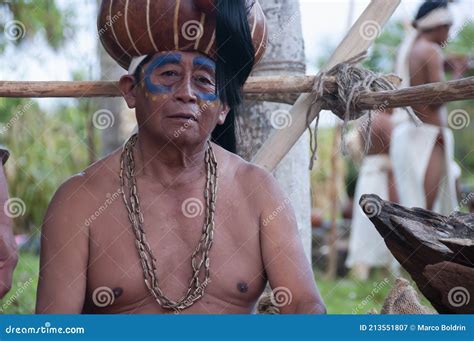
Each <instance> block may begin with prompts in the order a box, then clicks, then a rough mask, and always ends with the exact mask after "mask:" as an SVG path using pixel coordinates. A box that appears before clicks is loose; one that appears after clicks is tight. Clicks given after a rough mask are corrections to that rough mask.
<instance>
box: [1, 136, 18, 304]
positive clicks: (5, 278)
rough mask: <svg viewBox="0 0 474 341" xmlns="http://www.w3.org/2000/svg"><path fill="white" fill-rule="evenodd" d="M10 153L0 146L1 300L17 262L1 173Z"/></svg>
mask: <svg viewBox="0 0 474 341" xmlns="http://www.w3.org/2000/svg"><path fill="white" fill-rule="evenodd" d="M9 156H10V153H9V152H8V150H7V149H5V148H3V147H2V146H1V145H0V161H1V162H2V167H0V205H1V207H2V212H1V214H0V298H3V297H4V296H5V295H6V294H7V293H8V291H9V290H10V288H11V286H12V277H13V270H14V269H15V266H16V264H17V262H18V255H17V246H16V243H15V238H14V236H13V229H12V220H11V218H10V217H9V216H8V214H7V213H8V187H7V181H6V179H5V174H4V171H3V165H5V162H7V160H8V157H9Z"/></svg>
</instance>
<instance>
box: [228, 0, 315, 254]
mask: <svg viewBox="0 0 474 341" xmlns="http://www.w3.org/2000/svg"><path fill="white" fill-rule="evenodd" d="M260 4H261V5H262V8H263V11H264V12H265V15H266V17H267V22H268V31H269V35H268V39H269V41H268V46H267V51H266V53H265V56H264V58H263V59H262V61H261V62H260V64H258V65H257V66H256V68H255V70H254V72H253V76H275V75H287V76H302V75H304V74H305V63H304V59H305V56H304V45H303V35H302V32H301V17H300V8H299V1H295V0H260ZM290 108H291V107H290V106H289V105H286V104H277V103H270V102H254V101H247V102H246V105H245V110H243V111H244V112H242V114H241V115H240V117H239V119H238V125H239V128H240V129H238V131H237V143H238V145H237V149H238V153H239V155H241V156H242V157H243V158H245V159H246V160H250V159H251V157H252V156H253V155H254V154H255V153H256V152H257V150H258V149H259V148H260V147H261V146H262V144H263V142H264V141H265V140H266V139H267V137H268V136H269V134H270V132H271V131H272V129H275V128H281V127H283V126H284V125H286V124H291V122H288V121H287V118H288V110H289V109H290ZM309 155H310V153H309V140H308V135H307V134H304V135H303V136H302V137H301V138H300V140H299V141H298V142H297V144H296V145H295V146H294V147H293V149H292V150H291V151H290V153H288V155H287V156H286V157H285V158H284V159H283V160H282V162H281V163H280V165H279V166H278V167H277V169H276V170H275V173H274V174H275V176H276V178H277V180H278V182H279V183H280V185H281V186H282V188H283V190H284V191H285V192H286V194H287V195H288V196H289V198H290V200H291V202H292V205H293V207H294V209H295V213H296V218H297V222H298V229H299V231H300V236H301V238H302V241H303V245H304V250H305V254H306V255H307V257H308V259H309V260H310V262H311V220H310V215H311V202H310V178H309V171H308V165H309Z"/></svg>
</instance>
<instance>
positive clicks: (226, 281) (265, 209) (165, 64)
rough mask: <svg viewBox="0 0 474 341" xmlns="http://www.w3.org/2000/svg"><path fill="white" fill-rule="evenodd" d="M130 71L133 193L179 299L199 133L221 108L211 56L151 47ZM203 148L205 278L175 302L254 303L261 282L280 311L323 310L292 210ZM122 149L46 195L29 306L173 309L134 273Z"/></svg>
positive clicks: (230, 161) (159, 266) (193, 235)
mask: <svg viewBox="0 0 474 341" xmlns="http://www.w3.org/2000/svg"><path fill="white" fill-rule="evenodd" d="M134 75H136V76H134ZM134 75H133V74H129V75H125V76H123V77H122V78H121V79H120V89H121V91H122V93H123V95H124V98H125V100H126V102H127V104H128V106H129V107H130V108H135V112H136V117H137V121H138V127H139V130H138V138H137V142H136V145H135V147H134V148H133V155H134V162H135V179H136V183H137V194H138V196H139V200H138V203H139V206H140V209H141V211H142V213H143V221H144V223H143V228H144V230H145V233H146V237H147V240H148V243H149V245H150V248H151V251H152V254H153V255H154V257H155V258H156V271H155V273H156V276H157V278H158V285H159V287H160V289H161V290H162V292H163V293H164V295H166V296H167V297H168V298H170V299H173V300H177V299H179V298H181V297H182V296H183V294H184V293H186V291H187V289H188V284H189V280H190V278H191V277H192V268H191V266H190V263H191V255H192V253H193V251H194V249H195V248H196V246H197V245H198V242H199V239H200V238H201V235H202V229H203V224H204V220H205V214H204V212H205V211H206V209H207V207H206V204H205V203H206V200H205V198H204V189H205V186H206V181H207V170H206V162H205V154H206V153H207V150H208V148H207V141H208V140H209V137H210V135H211V132H212V131H213V130H214V128H215V127H216V125H218V124H223V123H224V121H225V118H226V115H227V113H228V111H229V106H228V105H226V104H223V103H222V101H220V99H219V98H218V97H217V96H216V95H215V93H216V89H215V87H216V85H215V84H216V64H215V61H214V60H213V59H211V58H209V57H208V56H206V55H204V54H202V53H200V52H198V51H195V52H183V51H179V50H177V51H169V52H159V53H154V54H152V55H150V58H147V59H145V60H143V61H142V63H141V65H139V67H138V68H137V71H136V72H135V73H134ZM137 78H138V79H137ZM164 90H166V91H164ZM183 126H185V127H186V128H185V129H183ZM177 132H179V133H178V134H177ZM211 146H212V150H213V151H214V154H215V158H216V160H217V166H218V169H217V176H218V189H217V199H216V206H215V230H214V239H213V244H212V248H211V249H210V251H209V259H210V281H209V284H208V286H207V287H206V289H205V293H204V295H203V297H202V298H201V299H198V300H197V301H196V302H195V303H194V304H192V305H191V306H190V307H188V308H187V309H184V310H181V312H182V313H186V314H207V313H213V314H248V313H252V312H254V309H255V305H256V302H257V299H258V298H259V296H260V295H261V294H262V292H263V290H264V288H265V286H266V284H267V281H268V282H269V284H270V286H271V287H272V288H273V292H274V294H275V300H276V303H277V304H276V305H277V306H278V307H279V308H280V311H281V313H325V307H324V304H323V302H322V300H321V297H320V295H319V293H318V290H317V287H316V284H315V280H314V275H313V272H312V269H311V266H310V263H309V261H308V259H307V258H306V256H305V254H304V252H303V247H302V243H301V241H300V237H299V235H298V229H297V224H296V220H295V215H294V212H293V209H292V208H291V205H289V203H288V199H287V198H286V197H285V195H284V194H283V193H282V191H281V190H280V189H279V186H278V184H277V183H276V181H275V179H274V178H273V176H272V175H271V174H270V173H268V172H266V171H265V170H263V169H261V168H259V167H257V166H255V165H252V164H250V163H248V162H246V161H244V160H243V159H241V158H240V157H238V156H236V155H235V154H232V153H229V152H228V151H226V150H224V149H223V148H221V147H219V146H218V145H216V144H214V143H212V144H211ZM121 154H122V150H117V151H115V152H113V153H112V154H110V155H109V156H107V157H106V158H104V159H102V160H100V161H98V162H96V163H94V164H93V165H91V166H90V167H89V168H87V169H86V170H85V171H83V172H82V173H80V174H77V175H75V176H73V177H72V178H70V179H69V180H68V181H66V182H65V183H64V184H63V185H62V186H61V187H60V188H59V189H58V191H57V192H56V194H55V195H54V197H53V199H52V201H51V204H50V206H49V208H48V211H47V213H46V216H45V219H44V225H43V230H42V249H41V264H40V281H39V286H38V298H37V306H36V311H37V313H152V314H154V313H158V314H161V313H172V312H173V310H171V309H168V308H163V307H162V306H161V305H160V304H159V303H158V302H157V300H155V298H154V297H153V295H151V294H150V291H149V288H147V285H146V284H145V282H144V272H143V269H142V263H141V261H140V259H139V256H138V252H137V249H136V247H135V239H136V238H135V235H134V232H133V229H132V225H131V222H130V220H129V215H128V212H127V209H126V207H125V205H124V202H123V201H122V194H121V193H120V194H119V189H120V187H121V183H120V164H121V160H120V158H121ZM195 209H197V211H196V210H195ZM201 280H202V278H201ZM281 294H283V295H285V296H286V299H285V301H284V302H283V303H282V302H281V301H279V300H277V297H278V296H279V295H281Z"/></svg>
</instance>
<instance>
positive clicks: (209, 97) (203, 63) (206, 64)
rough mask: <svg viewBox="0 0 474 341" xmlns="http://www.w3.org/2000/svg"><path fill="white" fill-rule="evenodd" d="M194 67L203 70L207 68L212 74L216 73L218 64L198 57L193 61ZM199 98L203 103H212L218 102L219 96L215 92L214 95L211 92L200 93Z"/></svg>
mask: <svg viewBox="0 0 474 341" xmlns="http://www.w3.org/2000/svg"><path fill="white" fill-rule="evenodd" d="M193 65H194V66H200V67H203V68H206V69H208V70H209V71H210V72H211V73H214V72H216V63H215V62H214V61H213V60H212V59H210V58H207V57H204V56H199V57H196V58H194V60H193ZM197 96H198V97H199V98H200V99H202V100H203V101H210V102H214V101H216V100H217V98H218V96H217V94H216V93H215V92H214V93H211V92H207V93H205V92H201V93H198V94H197Z"/></svg>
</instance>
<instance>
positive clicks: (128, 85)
mask: <svg viewBox="0 0 474 341" xmlns="http://www.w3.org/2000/svg"><path fill="white" fill-rule="evenodd" d="M119 88H120V92H121V93H122V96H123V98H124V99H125V102H127V105H128V107H129V108H130V109H133V108H135V105H136V89H135V77H134V76H132V75H124V76H122V77H121V78H120V81H119Z"/></svg>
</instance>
